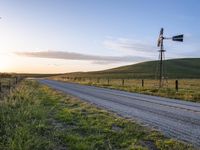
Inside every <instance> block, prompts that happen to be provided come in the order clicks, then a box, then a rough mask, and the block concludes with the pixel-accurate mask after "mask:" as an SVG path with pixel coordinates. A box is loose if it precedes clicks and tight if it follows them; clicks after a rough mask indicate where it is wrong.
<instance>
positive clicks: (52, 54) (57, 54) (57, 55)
mask: <svg viewBox="0 0 200 150" xmlns="http://www.w3.org/2000/svg"><path fill="white" fill-rule="evenodd" d="M15 54H17V55H20V56H26V57H37V58H52V59H65V60H82V61H91V62H93V63H95V64H102V65H105V64H111V63H124V62H132V63H135V62H138V61H144V60H145V58H144V57H139V56H98V55H88V54H82V53H73V52H66V51H37V52H15Z"/></svg>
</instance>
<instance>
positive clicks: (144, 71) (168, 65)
mask: <svg viewBox="0 0 200 150" xmlns="http://www.w3.org/2000/svg"><path fill="white" fill-rule="evenodd" d="M158 67H159V62H158V61H149V62H143V63H138V64H134V65H128V66H122V67H118V68H113V69H109V70H104V71H95V72H76V73H68V74H65V76H68V77H95V78H99V77H101V78H102V77H103V78H155V76H156V70H157V71H158V69H156V68H158ZM164 68H165V69H164V72H165V76H166V77H168V78H200V58H183V59H170V60H165V61H164Z"/></svg>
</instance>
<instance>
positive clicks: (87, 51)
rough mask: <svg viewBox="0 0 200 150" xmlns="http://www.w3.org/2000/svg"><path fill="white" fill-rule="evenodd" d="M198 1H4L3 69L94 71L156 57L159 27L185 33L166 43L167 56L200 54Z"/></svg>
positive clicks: (0, 5) (0, 31)
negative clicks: (177, 40)
mask: <svg viewBox="0 0 200 150" xmlns="http://www.w3.org/2000/svg"><path fill="white" fill-rule="evenodd" d="M199 3H200V2H199V1H195V0H192V1H181V0H177V1H173V2H172V1H165V2H162V4H161V3H160V1H158V0H152V2H151V4H149V3H147V1H145V0H119V1H114V0H109V1H107V0H103V1H92V0H85V1H81V0H67V1H64V0H61V1H54V0H49V1H40V0H30V1H26V0H22V1H17V0H6V1H1V2H0V17H1V19H0V72H16V73H66V72H76V71H96V70H104V69H109V68H113V67H117V66H122V65H129V64H134V63H138V62H143V61H149V60H157V58H158V52H157V50H158V48H157V47H156V42H157V38H158V34H159V30H160V28H161V27H164V29H165V31H164V32H165V34H166V35H169V36H172V35H176V34H180V33H184V36H185V39H184V43H178V44H176V43H173V42H166V44H165V46H166V47H165V49H166V50H167V53H166V59H171V58H186V57H190V58H191V57H195V58H198V57H200V49H199V47H200V45H199V43H200V42H199V39H200V30H199V26H200V18H199V10H200V5H199ZM161 6H162V7H161ZM169 10H170V11H169ZM177 12H178V13H177Z"/></svg>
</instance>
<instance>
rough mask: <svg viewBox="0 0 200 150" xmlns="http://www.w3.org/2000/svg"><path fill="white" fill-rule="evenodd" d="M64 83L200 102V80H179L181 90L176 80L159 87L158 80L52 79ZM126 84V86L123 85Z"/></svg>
mask: <svg viewBox="0 0 200 150" xmlns="http://www.w3.org/2000/svg"><path fill="white" fill-rule="evenodd" d="M51 79H54V80H59V81H64V82H75V83H80V84H85V85H92V86H98V87H105V88H111V89H118V90H124V91H128V92H136V93H142V94H148V95H155V96H162V97H168V98H174V99H181V100H186V101H192V102H200V79H179V80H178V82H179V90H178V91H176V89H175V80H167V81H165V82H164V87H163V88H159V87H158V81H157V80H151V79H144V80H143V81H144V85H143V86H142V80H139V79H123V80H124V81H123V80H122V79H109V81H108V79H100V78H99V79H98V78H85V79H84V80H74V79H67V80H66V79H63V78H60V77H54V78H51ZM123 82H124V84H123Z"/></svg>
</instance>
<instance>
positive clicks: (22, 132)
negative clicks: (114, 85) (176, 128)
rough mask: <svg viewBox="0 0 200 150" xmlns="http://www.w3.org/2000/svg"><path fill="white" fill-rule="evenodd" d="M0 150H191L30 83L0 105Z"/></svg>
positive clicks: (121, 119) (100, 110)
mask: <svg viewBox="0 0 200 150" xmlns="http://www.w3.org/2000/svg"><path fill="white" fill-rule="evenodd" d="M0 122H1V124H0V135H1V136H0V149H3V150H29V149H31V150H32V149H34V150H37V149H38V150H41V149H42V150H45V149H48V150H49V149H72V150H74V149H85V150H88V149H91V150H93V149H144V150H145V149H150V148H154V149H170V150H182V149H192V147H191V146H189V145H186V144H184V143H181V142H178V141H176V140H173V139H169V138H166V137H164V136H163V135H162V134H160V133H159V132H157V131H155V130H152V129H149V128H145V127H143V126H141V125H139V124H138V123H135V122H133V121H130V120H126V119H123V118H121V117H119V116H117V115H115V114H112V113H109V112H107V111H106V110H103V109H100V108H97V107H95V106H93V105H91V104H88V103H86V102H83V101H81V100H78V99H76V98H74V97H70V96H68V95H65V94H62V93H59V92H57V91H55V90H52V89H50V88H48V87H46V86H41V85H39V84H38V83H36V82H35V81H24V82H23V83H21V84H20V85H19V86H18V87H17V88H16V90H15V91H13V92H12V93H11V94H10V96H8V97H7V98H5V99H4V100H1V103H0Z"/></svg>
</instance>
